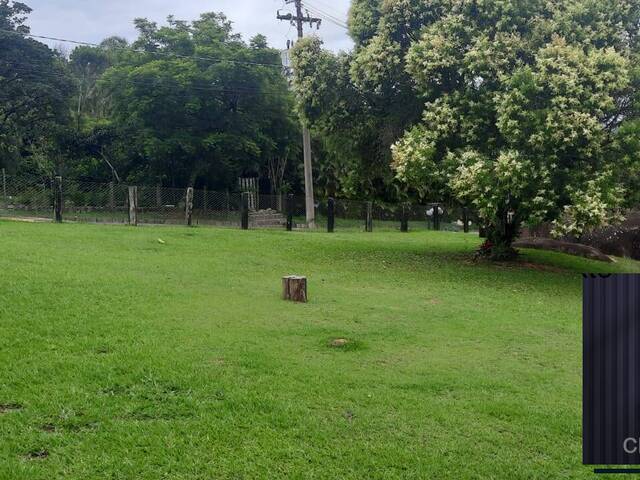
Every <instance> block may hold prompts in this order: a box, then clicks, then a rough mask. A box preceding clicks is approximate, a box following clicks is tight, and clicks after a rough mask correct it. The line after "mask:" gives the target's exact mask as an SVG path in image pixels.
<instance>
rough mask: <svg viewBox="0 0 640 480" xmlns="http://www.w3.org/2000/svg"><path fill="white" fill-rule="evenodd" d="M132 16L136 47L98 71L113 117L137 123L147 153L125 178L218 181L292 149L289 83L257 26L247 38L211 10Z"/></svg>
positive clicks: (262, 167) (130, 125)
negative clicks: (164, 17)
mask: <svg viewBox="0 0 640 480" xmlns="http://www.w3.org/2000/svg"><path fill="white" fill-rule="evenodd" d="M135 23H136V27H137V29H138V32H139V37H138V40H137V41H136V42H135V43H134V44H133V51H132V52H131V54H130V55H128V56H125V57H123V58H121V59H120V60H119V61H118V62H117V63H116V64H115V65H114V66H112V67H111V68H109V69H108V70H107V71H106V73H105V74H104V76H103V77H102V79H101V81H100V85H101V88H102V89H103V92H107V95H108V97H109V98H110V101H111V102H112V105H113V110H112V118H113V120H114V121H115V122H117V123H118V124H119V125H121V126H124V127H127V129H128V130H129V131H135V132H137V133H136V137H137V142H136V145H138V146H140V147H141V148H142V151H141V152H140V153H142V155H143V156H144V158H145V159H146V161H144V162H142V163H138V164H137V167H136V168H135V169H134V170H130V171H129V175H130V176H131V177H132V178H135V179H142V180H147V181H148V180H149V179H151V180H157V179H158V178H161V179H162V180H163V181H164V182H166V183H169V184H174V185H185V184H191V185H194V184H198V185H208V186H210V187H212V188H225V187H232V186H233V185H234V183H235V182H236V180H237V177H238V176H239V175H242V174H257V173H266V171H267V169H268V165H269V162H270V161H271V162H273V160H274V159H276V158H282V157H283V156H290V155H291V156H292V155H295V153H296V151H295V148H294V149H291V148H289V147H290V145H291V143H292V142H295V140H293V139H294V138H297V126H296V122H295V118H294V116H293V114H292V110H293V108H292V103H291V102H292V100H291V97H290V94H289V91H288V85H287V82H286V80H285V78H284V76H283V75H282V71H281V68H280V56H279V52H278V51H276V50H272V49H269V48H268V47H267V44H266V39H265V38H264V37H263V36H256V37H255V38H253V39H252V40H251V42H250V43H249V44H248V45H247V44H246V43H245V42H244V41H242V39H241V38H240V36H239V35H236V34H234V33H233V31H232V28H231V23H230V22H229V21H228V20H227V19H226V17H224V15H222V14H215V13H207V14H203V15H202V16H201V17H200V19H199V20H197V21H194V22H183V21H177V20H175V19H173V18H171V17H170V18H169V20H168V24H167V25H166V26H163V27H159V26H158V25H156V24H155V23H154V22H150V21H148V20H145V19H138V20H136V22H135ZM140 52H142V53H140Z"/></svg>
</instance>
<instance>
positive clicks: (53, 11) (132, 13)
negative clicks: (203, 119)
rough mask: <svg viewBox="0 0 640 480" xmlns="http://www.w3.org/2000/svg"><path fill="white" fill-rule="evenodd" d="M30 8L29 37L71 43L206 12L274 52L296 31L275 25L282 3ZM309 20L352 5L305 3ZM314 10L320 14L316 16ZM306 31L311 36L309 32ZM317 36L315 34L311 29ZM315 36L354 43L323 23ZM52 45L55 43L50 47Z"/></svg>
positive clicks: (45, 2)
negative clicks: (141, 20) (142, 21)
mask: <svg viewBox="0 0 640 480" xmlns="http://www.w3.org/2000/svg"><path fill="white" fill-rule="evenodd" d="M23 1H25V2H26V3H27V4H28V5H29V6H30V7H32V8H33V13H32V15H31V17H30V21H29V24H30V26H31V30H32V33H34V34H36V35H46V36H52V37H59V38H67V39H73V40H83V41H88V42H99V41H101V40H102V39H104V38H105V37H109V36H112V35H120V36H123V37H126V38H128V39H130V40H132V39H134V38H135V37H136V32H135V30H134V28H133V19H134V18H136V17H146V18H149V19H150V20H154V21H157V22H158V23H162V22H164V20H165V19H166V17H167V16H168V15H174V16H175V17H176V18H178V19H180V20H193V19H195V18H197V17H198V16H199V15H200V13H202V12H207V11H216V12H224V13H225V15H227V17H228V18H229V19H230V20H231V21H233V22H234V28H235V30H236V31H237V32H239V33H241V34H242V36H243V37H244V38H245V39H246V40H248V39H249V38H250V37H252V36H253V35H255V34H257V33H262V34H264V35H266V36H267V38H268V39H269V43H270V44H271V45H272V46H273V47H275V48H284V46H285V45H286V42H287V39H291V40H293V39H295V38H296V29H295V28H293V27H291V26H290V25H289V24H288V23H287V22H282V21H278V20H277V19H276V12H277V10H278V9H281V10H283V11H293V8H292V6H291V5H286V4H285V0H207V1H204V0H181V1H180V2H175V0H172V1H169V0H108V1H104V0H23ZM307 3H308V6H309V8H310V9H313V11H312V12H310V13H311V14H312V15H313V16H325V17H326V16H327V15H325V14H330V15H332V16H334V17H337V18H339V19H342V20H343V21H344V22H346V15H347V11H348V9H349V3H350V0H307ZM318 10H321V11H323V12H324V13H323V14H319V13H318ZM305 31H306V32H310V30H309V28H308V27H307V28H306V30H305ZM314 32H315V29H314ZM315 33H317V34H318V35H319V36H320V37H321V38H322V39H323V40H324V41H325V44H326V46H327V47H328V48H331V49H333V50H336V51H337V50H348V49H350V48H351V46H352V43H351V40H350V39H349V37H348V35H347V32H346V30H345V29H344V28H341V27H339V26H337V25H335V24H334V23H332V22H331V20H330V19H328V18H325V19H324V20H323V24H322V27H321V29H320V30H319V31H318V32H315ZM52 43H55V42H52Z"/></svg>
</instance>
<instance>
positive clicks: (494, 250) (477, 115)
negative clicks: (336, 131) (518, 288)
mask: <svg viewBox="0 0 640 480" xmlns="http://www.w3.org/2000/svg"><path fill="white" fill-rule="evenodd" d="M401 3H402V4H405V6H407V8H417V9H418V10H422V11H424V12H432V13H433V14H432V15H431V16H427V15H425V16H423V17H422V18H423V21H422V22H421V23H420V25H418V26H417V28H415V29H414V30H413V31H412V34H411V35H410V37H411V39H412V40H411V42H410V47H409V49H408V51H407V53H406V54H405V55H404V56H403V57H402V64H403V69H404V71H406V72H407V73H409V75H410V76H411V78H412V80H413V82H414V84H415V88H416V92H417V93H418V94H419V95H420V96H421V98H423V99H424V101H425V110H424V113H423V118H422V121H421V122H420V123H419V124H417V125H415V126H414V127H413V128H412V129H410V130H409V131H408V132H407V133H406V134H405V135H404V137H403V138H402V139H400V140H399V141H398V142H397V143H396V145H395V146H394V149H393V152H394V167H395V170H396V172H397V174H398V177H399V178H401V179H402V180H404V181H406V182H408V183H409V184H412V185H416V186H420V187H421V188H423V189H424V190H425V192H438V193H440V194H441V195H445V196H451V197H454V198H456V199H458V200H460V201H462V202H467V203H469V204H473V205H475V207H476V208H477V209H478V211H479V213H480V215H481V216H482V218H483V219H484V221H485V222H486V224H487V227H488V234H489V244H488V246H489V247H490V248H489V249H487V251H488V252H489V253H490V254H491V256H493V257H494V258H505V257H510V256H512V255H513V254H514V253H515V252H514V251H513V249H512V247H511V244H512V241H513V240H514V238H515V237H516V236H517V235H518V232H519V230H520V227H521V225H523V224H531V223H537V222H540V221H543V220H547V221H553V222H554V225H555V231H556V233H557V234H559V235H579V234H581V233H582V232H584V231H585V230H586V229H589V228H593V227H596V226H600V225H603V224H606V223H607V222H609V221H611V220H612V219H616V218H619V216H620V213H621V207H622V206H623V205H624V203H625V199H627V198H629V197H628V196H626V195H625V181H626V179H627V178H628V173H629V171H630V168H633V167H632V166H633V164H634V163H635V164H636V165H637V160H638V151H637V149H635V150H634V147H635V145H633V142H631V141H630V137H629V135H631V136H632V137H634V136H635V132H636V130H637V129H634V128H629V126H630V125H631V122H635V119H636V116H637V114H638V102H637V98H636V92H637V90H636V87H637V82H638V70H637V68H636V65H637V64H638V53H639V52H638V46H639V43H638V41H639V40H640V37H639V36H638V33H639V32H638V25H639V20H640V2H638V1H637V0H628V1H621V2H600V1H595V0H579V1H576V0H571V1H569V0H567V1H556V2H548V1H542V0H527V1H521V0H501V1H497V0H494V1H485V2H467V1H463V0H448V1H446V2H445V1H442V0H439V1H427V2H414V3H415V7H411V6H410V5H411V3H412V2H409V1H389V2H386V4H388V5H390V4H401ZM443 6H444V8H443ZM373 41H375V40H372V42H373ZM383 63H384V62H383ZM635 188H637V186H635Z"/></svg>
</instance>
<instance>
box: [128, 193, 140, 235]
mask: <svg viewBox="0 0 640 480" xmlns="http://www.w3.org/2000/svg"><path fill="white" fill-rule="evenodd" d="M129 225H133V226H134V227H135V226H137V225H138V187H129Z"/></svg>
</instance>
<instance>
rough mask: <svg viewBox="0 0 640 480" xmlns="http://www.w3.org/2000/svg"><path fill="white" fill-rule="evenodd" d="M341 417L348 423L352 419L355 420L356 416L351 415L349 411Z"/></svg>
mask: <svg viewBox="0 0 640 480" xmlns="http://www.w3.org/2000/svg"><path fill="white" fill-rule="evenodd" d="M342 416H343V417H344V418H345V419H346V420H347V421H349V422H352V421H353V419H354V418H356V414H355V413H353V412H352V411H351V410H347V411H345V412H344V414H343V415H342Z"/></svg>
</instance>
